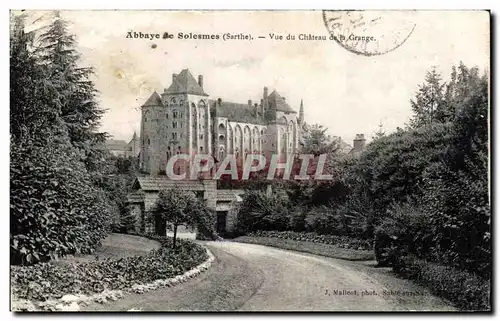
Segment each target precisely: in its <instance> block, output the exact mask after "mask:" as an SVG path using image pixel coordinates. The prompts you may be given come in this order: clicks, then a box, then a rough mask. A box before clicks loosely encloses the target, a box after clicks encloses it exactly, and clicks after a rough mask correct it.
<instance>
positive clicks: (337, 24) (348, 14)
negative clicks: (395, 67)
mask: <svg viewBox="0 0 500 321" xmlns="http://www.w3.org/2000/svg"><path fill="white" fill-rule="evenodd" d="M411 16H412V12H409V11H356V10H347V11H345V10H343V11H338V10H323V21H324V23H325V26H326V29H327V30H328V32H330V34H331V36H332V37H333V39H334V40H335V41H336V42H337V43H338V44H339V45H340V46H342V47H343V48H345V49H347V50H349V51H350V52H352V53H355V54H358V55H364V56H376V55H383V54H386V53H388V52H391V51H393V50H395V49H397V48H399V47H401V45H402V44H404V43H405V41H406V40H407V39H408V38H409V37H410V35H411V34H412V32H413V30H414V29H415V23H414V22H413V21H412V20H411Z"/></svg>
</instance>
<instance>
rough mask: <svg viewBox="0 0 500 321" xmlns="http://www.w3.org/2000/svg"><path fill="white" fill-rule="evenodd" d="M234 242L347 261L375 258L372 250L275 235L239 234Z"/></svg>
mask: <svg viewBox="0 0 500 321" xmlns="http://www.w3.org/2000/svg"><path fill="white" fill-rule="evenodd" d="M233 241H234V242H241V243H251V244H261V245H267V246H272V247H277V248H280V249H285V250H293V251H299V252H306V253H311V254H317V255H323V256H327V257H333V258H336V259H343V260H349V261H368V260H373V259H374V258H375V256H374V254H373V251H365V250H353V249H344V248H340V247H337V246H335V245H331V244H322V243H313V242H306V241H295V240H288V239H282V238H275V237H254V236H240V237H237V238H235V239H233Z"/></svg>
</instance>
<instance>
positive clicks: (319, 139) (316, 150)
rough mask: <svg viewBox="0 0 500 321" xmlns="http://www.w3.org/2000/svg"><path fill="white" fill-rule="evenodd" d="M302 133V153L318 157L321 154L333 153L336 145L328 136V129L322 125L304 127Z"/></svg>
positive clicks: (336, 147)
mask: <svg viewBox="0 0 500 321" xmlns="http://www.w3.org/2000/svg"><path fill="white" fill-rule="evenodd" d="M304 127H305V128H304V131H303V133H302V143H303V148H302V153H303V154H313V155H314V156H319V155H321V154H328V153H332V152H335V151H336V150H337V149H338V145H337V144H336V142H335V141H333V139H332V137H331V136H330V135H328V133H327V131H328V129H327V128H325V127H323V125H319V124H314V125H305V126H304Z"/></svg>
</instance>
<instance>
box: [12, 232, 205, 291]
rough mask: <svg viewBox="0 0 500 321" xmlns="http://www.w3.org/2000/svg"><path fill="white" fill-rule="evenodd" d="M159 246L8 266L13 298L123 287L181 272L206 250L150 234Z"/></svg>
mask: <svg viewBox="0 0 500 321" xmlns="http://www.w3.org/2000/svg"><path fill="white" fill-rule="evenodd" d="M153 238H154V239H156V240H158V241H160V243H161V248H160V249H158V250H152V251H151V252H149V253H148V254H147V255H144V256H133V257H126V258H120V259H111V258H108V259H105V260H95V261H92V262H89V263H81V264H63V265H60V264H59V265H57V264H54V263H39V264H35V265H32V266H11V282H12V290H13V294H14V295H15V296H16V298H18V299H20V298H24V299H29V300H36V301H44V300H46V299H48V298H60V297H61V296H63V295H65V294H76V293H82V294H92V293H100V292H102V291H103V290H123V289H127V288H130V287H131V286H132V285H133V284H135V283H150V282H153V281H155V280H157V279H166V278H170V277H174V276H176V275H179V274H182V273H184V272H186V271H188V270H190V269H192V268H194V267H195V266H197V265H199V264H201V263H203V262H204V261H205V260H206V259H207V258H208V256H207V253H206V251H205V249H204V248H203V247H202V246H200V245H198V244H195V243H193V242H191V241H188V240H182V239H181V240H177V248H176V249H175V250H174V249H172V239H171V238H165V237H163V238H162V237H159V236H156V237H153Z"/></svg>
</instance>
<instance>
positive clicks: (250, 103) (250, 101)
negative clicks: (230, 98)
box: [248, 99, 252, 107]
mask: <svg viewBox="0 0 500 321" xmlns="http://www.w3.org/2000/svg"><path fill="white" fill-rule="evenodd" d="M248 106H250V107H252V100H251V99H249V100H248Z"/></svg>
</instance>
